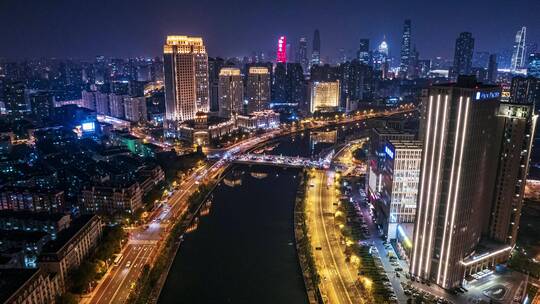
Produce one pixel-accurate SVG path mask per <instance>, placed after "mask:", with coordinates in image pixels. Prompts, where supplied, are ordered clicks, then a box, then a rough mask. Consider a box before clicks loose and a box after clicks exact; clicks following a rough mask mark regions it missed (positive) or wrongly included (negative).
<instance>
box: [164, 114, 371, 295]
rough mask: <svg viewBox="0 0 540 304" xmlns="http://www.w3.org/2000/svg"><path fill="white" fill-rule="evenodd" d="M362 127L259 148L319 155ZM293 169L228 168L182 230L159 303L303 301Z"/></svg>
mask: <svg viewBox="0 0 540 304" xmlns="http://www.w3.org/2000/svg"><path fill="white" fill-rule="evenodd" d="M363 128H364V126H363V124H359V125H353V126H349V127H336V128H328V129H325V130H320V131H306V132H303V133H299V134H295V135H291V136H287V137H283V138H281V139H279V140H277V141H275V142H273V143H270V144H269V145H268V148H267V149H265V150H264V151H258V152H260V153H271V154H282V155H289V156H302V157H318V156H319V155H320V154H324V153H325V152H326V151H327V150H328V149H330V148H331V147H332V146H334V145H335V144H336V143H337V142H340V141H342V140H343V139H344V138H345V137H346V136H348V135H351V134H353V133H355V132H356V131H358V130H362V129H363ZM299 172H300V171H299V169H290V168H289V169H282V168H273V167H249V166H235V167H234V168H233V170H231V171H230V172H229V173H228V174H227V175H226V177H225V179H224V181H223V182H222V183H221V184H220V185H218V186H217V188H216V190H215V191H214V193H213V197H212V204H211V206H210V211H209V213H208V215H206V216H203V217H201V220H200V221H199V224H198V226H197V229H196V230H195V231H193V232H191V233H188V234H186V237H185V240H184V242H183V243H182V245H181V246H180V250H179V251H178V254H177V256H176V257H175V260H174V263H173V265H172V268H171V271H170V272H169V275H168V277H167V281H166V283H165V286H164V288H163V290H162V292H161V295H160V298H159V303H307V297H306V294H305V287H304V283H303V279H302V274H301V271H300V267H299V264H298V258H297V253H296V249H295V246H294V230H293V210H294V199H295V196H296V191H297V187H298V173H299Z"/></svg>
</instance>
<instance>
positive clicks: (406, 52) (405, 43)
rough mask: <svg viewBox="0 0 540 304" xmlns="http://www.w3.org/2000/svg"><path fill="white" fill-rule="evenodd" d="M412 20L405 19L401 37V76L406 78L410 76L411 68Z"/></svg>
mask: <svg viewBox="0 0 540 304" xmlns="http://www.w3.org/2000/svg"><path fill="white" fill-rule="evenodd" d="M411 52H412V49H411V20H409V19H407V20H405V22H404V24H403V36H402V37H401V56H400V63H399V73H400V76H401V77H403V78H406V77H408V76H409V70H410V68H411Z"/></svg>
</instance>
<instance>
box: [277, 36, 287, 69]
mask: <svg viewBox="0 0 540 304" xmlns="http://www.w3.org/2000/svg"><path fill="white" fill-rule="evenodd" d="M286 46H287V37H285V36H281V37H279V39H278V45H277V53H276V54H277V62H282V63H286V62H287V47H286Z"/></svg>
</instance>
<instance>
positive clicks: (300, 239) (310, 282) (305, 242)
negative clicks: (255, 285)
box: [294, 170, 323, 304]
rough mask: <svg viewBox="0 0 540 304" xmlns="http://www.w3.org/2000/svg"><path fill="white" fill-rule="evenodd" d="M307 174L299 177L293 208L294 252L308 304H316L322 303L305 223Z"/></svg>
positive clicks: (318, 278)
mask: <svg viewBox="0 0 540 304" xmlns="http://www.w3.org/2000/svg"><path fill="white" fill-rule="evenodd" d="M308 174H309V173H308V172H307V171H305V170H304V171H303V172H302V173H301V174H300V175H299V176H300V183H299V186H298V191H297V194H296V200H295V206H294V236H295V243H296V250H297V252H298V262H299V263H300V268H301V269H302V275H303V277H304V284H305V286H306V293H307V296H308V300H309V303H311V304H317V303H323V301H322V297H321V293H320V290H319V281H320V276H319V273H318V272H317V268H316V266H315V260H314V259H313V248H312V247H311V242H310V239H309V235H308V228H307V223H306V190H307V189H306V188H307V184H306V180H307V178H308V177H307V176H308Z"/></svg>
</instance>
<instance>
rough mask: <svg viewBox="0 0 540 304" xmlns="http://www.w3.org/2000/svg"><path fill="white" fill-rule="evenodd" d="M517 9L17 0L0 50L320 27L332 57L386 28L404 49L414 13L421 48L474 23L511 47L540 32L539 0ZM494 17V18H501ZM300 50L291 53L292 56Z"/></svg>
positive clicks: (4, 20) (308, 32) (144, 44)
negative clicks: (518, 37) (521, 33)
mask: <svg viewBox="0 0 540 304" xmlns="http://www.w3.org/2000/svg"><path fill="white" fill-rule="evenodd" d="M519 8H520V9H519V10H517V9H514V8H513V7H511V5H510V3H508V2H507V1H502V0H496V1H487V0H479V1H474V2H473V1H465V0H457V1H453V2H451V3H450V2H445V3H431V2H428V1H421V0H413V1H406V2H400V3H397V4H393V3H390V2H389V1H383V2H380V1H379V2H375V1H371V2H367V1H362V2H354V3H351V2H348V1H342V0H338V1H335V2H331V4H330V2H328V1H320V0H314V1H309V2H307V3H300V2H295V3H289V2H287V1H281V0H278V1H274V2H267V1H249V0H239V1H237V2H236V3H235V4H233V5H231V4H230V3H226V2H215V1H209V0H201V1H189V2H187V3H184V2H183V1H182V2H179V1H170V0H166V1H160V2H159V4H156V3H151V2H149V1H142V0H132V1H126V0H119V1H102V0H99V1H91V2H82V1H66V0H59V1H55V2H54V3H51V2H50V1H37V0H29V1H24V2H21V1H14V0H4V1H2V3H0V28H2V29H3V30H4V32H3V35H2V37H3V38H2V45H3V48H2V49H0V58H1V57H4V58H7V59H13V60H21V59H27V58H28V59H29V58H39V57H57V58H77V59H92V58H94V57H95V56H96V55H104V56H107V57H138V56H144V57H153V56H160V55H161V52H162V45H163V43H164V41H165V37H166V36H167V35H169V34H177V35H192V36H202V37H203V38H204V41H205V44H206V46H207V51H208V53H209V55H210V56H213V57H214V56H221V57H233V56H249V55H251V53H252V52H253V51H258V52H260V51H262V52H265V53H268V52H269V51H272V50H274V48H275V45H276V44H277V39H278V37H279V36H280V35H286V36H287V38H288V39H287V40H288V41H289V42H290V43H291V44H292V50H293V51H294V50H295V49H296V44H297V41H298V39H299V38H300V37H302V36H304V37H307V39H308V46H309V50H310V51H311V46H312V39H313V31H314V30H315V29H319V31H320V33H321V57H322V58H326V57H330V58H331V59H333V58H335V57H336V56H337V54H338V51H339V49H340V48H344V49H345V50H346V51H347V52H349V51H350V52H351V53H353V54H354V53H355V52H356V49H357V48H358V43H359V40H360V39H361V38H369V39H370V48H371V49H373V48H375V47H376V45H378V44H379V43H380V41H381V40H382V38H383V36H386V37H387V41H388V44H389V48H390V53H391V55H392V56H393V57H396V58H397V57H398V55H399V49H400V40H401V34H402V30H403V21H404V20H405V19H411V20H412V45H413V46H414V45H416V47H417V49H418V50H419V52H420V57H421V58H433V57H435V56H443V57H445V58H450V59H451V57H452V56H453V48H454V42H455V39H456V37H457V36H458V34H459V33H460V32H462V31H470V32H472V34H473V36H474V38H475V40H476V43H475V51H489V52H500V51H502V50H504V49H510V48H512V45H513V42H514V36H515V33H516V31H517V30H518V29H520V28H521V26H527V42H528V43H535V42H537V41H540V39H539V38H540V19H539V18H537V16H536V13H537V12H538V11H540V2H538V1H534V0H525V1H524V3H520V5H519ZM494 21H497V25H494V24H493V23H494ZM293 56H294V53H292V54H289V58H293Z"/></svg>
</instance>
